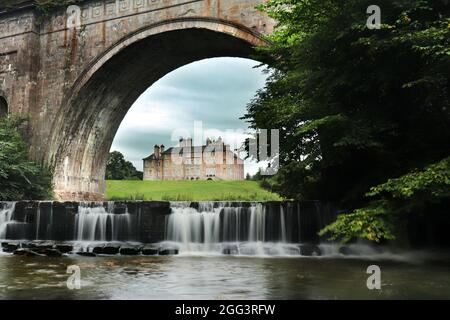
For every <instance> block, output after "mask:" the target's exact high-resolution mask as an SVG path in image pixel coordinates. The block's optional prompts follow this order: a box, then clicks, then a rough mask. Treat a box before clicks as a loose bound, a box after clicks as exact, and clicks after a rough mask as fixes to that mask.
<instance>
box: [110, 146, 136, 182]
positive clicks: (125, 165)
mask: <svg viewBox="0 0 450 320" xmlns="http://www.w3.org/2000/svg"><path fill="white" fill-rule="evenodd" d="M142 178H143V174H142V172H140V171H137V170H136V168H135V167H134V166H133V164H132V163H131V162H129V161H126V160H125V157H124V156H123V154H122V153H120V152H119V151H113V152H111V153H110V154H109V157H108V162H107V164H106V180H142Z"/></svg>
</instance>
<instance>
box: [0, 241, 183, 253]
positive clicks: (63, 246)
mask: <svg viewBox="0 0 450 320" xmlns="http://www.w3.org/2000/svg"><path fill="white" fill-rule="evenodd" d="M1 249H2V251H3V252H5V253H12V254H14V255H19V256H27V257H36V256H42V257H61V256H64V255H67V254H77V255H79V256H86V257H96V256H99V255H100V256H101V255H121V256H137V255H143V256H170V255H177V254H179V250H178V249H177V248H171V247H167V246H165V247H162V246H160V245H158V244H140V245H132V244H115V243H105V244H95V245H91V246H84V247H81V246H79V245H77V244H73V243H64V242H62V243H57V242H56V243H53V242H42V241H30V242H29V241H25V242H24V241H4V242H2V243H1Z"/></svg>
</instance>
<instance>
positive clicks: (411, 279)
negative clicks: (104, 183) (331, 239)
mask: <svg viewBox="0 0 450 320" xmlns="http://www.w3.org/2000/svg"><path fill="white" fill-rule="evenodd" d="M372 264H377V265H379V266H380V267H381V271H382V273H381V275H382V277H381V279H382V287H381V290H368V289H367V286H366V281H367V277H368V275H367V274H366V270H367V267H368V266H369V265H372ZM73 265H76V266H79V267H80V270H81V289H80V290H69V289H68V288H67V285H66V283H67V279H68V277H69V275H70V274H67V267H68V266H73ZM448 266H449V261H428V262H424V261H422V260H420V259H419V260H416V258H414V259H412V260H411V261H396V260H390V259H348V258H256V257H252V258H249V257H229V256H216V257H189V256H184V257H183V256H174V257H157V256H156V257H142V256H138V257H120V256H117V257H116V256H114V257H97V258H87V257H78V256H73V255H69V256H68V257H65V258H42V257H38V258H25V257H18V256H12V255H0V299H156V300H158V299H450V277H449V267H448Z"/></svg>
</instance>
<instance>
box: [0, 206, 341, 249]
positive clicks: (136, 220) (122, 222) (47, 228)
mask: <svg viewBox="0 0 450 320" xmlns="http://www.w3.org/2000/svg"><path fill="white" fill-rule="evenodd" d="M0 208H1V209H0V239H1V238H3V240H14V241H16V240H23V241H26V240H31V241H34V240H39V241H57V242H61V241H70V242H74V243H75V245H76V246H78V244H80V247H82V248H87V247H89V248H93V246H99V245H103V244H104V242H111V241H114V242H121V243H124V242H127V244H128V245H135V246H137V247H138V248H141V249H142V248H144V246H143V244H146V245H147V244H149V245H150V248H151V249H149V250H147V251H148V252H153V251H154V250H153V249H154V248H156V250H157V251H158V252H159V250H161V252H177V250H178V251H179V252H180V253H195V254H205V253H206V254H231V255H299V254H302V255H303V254H313V253H314V250H315V249H311V248H308V247H307V246H315V245H317V244H319V242H320V239H319V237H318V236H317V232H318V231H319V230H321V228H323V227H324V226H325V225H327V224H328V223H331V222H332V221H334V219H335V216H334V214H330V212H331V211H330V210H326V208H323V207H321V206H320V204H317V203H316V202H304V203H300V202H289V201H287V202H252V203H250V202H192V203H190V202H171V203H168V202H157V201H155V202H145V201H142V202H140V201H136V202H109V203H104V202H82V203H76V202H65V203H61V202H51V201H37V202H36V201H19V202H17V203H13V202H3V203H1V202H0ZM97 242H102V243H101V244H99V243H97ZM114 245H115V246H117V245H119V246H120V245H122V244H118V243H116V244H114ZM141 249H139V250H141ZM142 250H143V249H142Z"/></svg>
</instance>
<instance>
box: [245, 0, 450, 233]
mask: <svg viewBox="0 0 450 320" xmlns="http://www.w3.org/2000/svg"><path fill="white" fill-rule="evenodd" d="M372 4H373V3H372V2H370V1H366V0H349V1H339V0H311V1H299V0H270V1H268V2H267V4H265V5H263V6H262V10H264V11H266V12H268V13H269V14H270V15H271V16H272V17H273V18H274V19H275V20H277V21H279V25H278V27H277V29H276V32H275V34H274V35H273V36H271V37H270V40H271V41H272V43H271V44H270V45H269V46H267V47H264V48H262V49H261V50H259V55H258V56H257V57H256V59H258V60H259V61H262V62H264V63H266V64H267V65H269V67H270V68H271V69H272V70H274V71H273V73H272V76H271V77H270V78H269V80H268V82H267V84H266V87H265V88H264V89H263V90H261V91H260V92H259V93H258V95H257V96H256V98H255V99H254V100H253V101H252V102H251V103H250V104H249V106H248V113H247V115H246V116H245V117H244V119H246V120H248V121H249V122H250V124H251V126H252V127H253V128H281V132H280V135H281V137H280V139H281V142H280V145H281V146H282V148H281V156H280V162H281V170H280V171H279V173H278V174H277V175H276V176H275V177H273V178H271V179H269V180H267V181H266V183H269V184H270V185H271V188H272V190H275V191H277V192H279V193H280V194H281V195H283V196H285V197H289V198H296V199H316V200H321V201H331V202H334V203H337V204H338V205H339V206H340V207H341V208H344V209H346V211H347V212H348V214H343V215H341V216H339V218H338V220H337V222H336V223H335V224H333V225H331V226H329V227H327V228H326V229H324V230H323V232H322V234H329V235H330V236H331V237H332V238H334V239H342V240H344V241H348V240H350V239H352V238H355V237H356V238H367V239H369V240H373V241H382V240H384V239H393V238H394V237H395V226H397V225H401V224H402V223H401V222H400V220H399V219H401V218H402V217H404V216H405V214H415V215H419V214H426V213H427V212H435V211H437V212H442V213H443V214H445V213H446V212H447V211H448V203H449V193H448V191H447V192H445V191H444V192H443V190H450V168H449V161H448V157H449V156H450V154H449V149H448V146H449V145H450V92H449V87H450V86H449V84H450V79H449V75H450V28H449V25H450V18H449V17H450V6H449V5H448V3H447V2H446V1H444V0H407V1H402V0H401V1H388V0H381V1H379V2H378V3H377V5H378V6H379V7H380V8H381V26H380V27H381V28H380V29H379V30H377V29H374V30H372V29H369V28H368V27H367V18H368V14H367V8H368V7H369V6H370V5H372Z"/></svg>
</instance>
